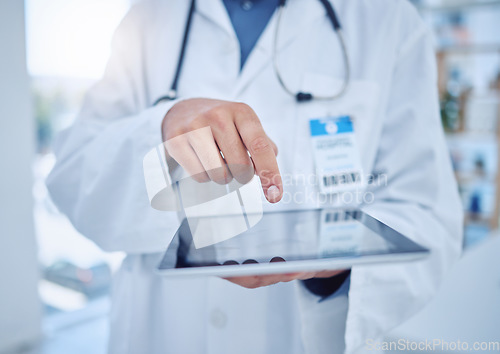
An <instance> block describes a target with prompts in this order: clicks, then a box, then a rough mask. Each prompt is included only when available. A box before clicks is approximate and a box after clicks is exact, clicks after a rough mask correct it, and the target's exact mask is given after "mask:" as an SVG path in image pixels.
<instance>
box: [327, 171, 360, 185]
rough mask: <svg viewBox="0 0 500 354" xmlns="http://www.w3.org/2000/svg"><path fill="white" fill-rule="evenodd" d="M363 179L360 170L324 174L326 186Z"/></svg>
mask: <svg viewBox="0 0 500 354" xmlns="http://www.w3.org/2000/svg"><path fill="white" fill-rule="evenodd" d="M360 180H361V175H360V174H359V172H349V173H340V174H336V175H329V176H323V185H324V186H325V187H332V186H338V185H342V184H351V183H357V182H359V181H360Z"/></svg>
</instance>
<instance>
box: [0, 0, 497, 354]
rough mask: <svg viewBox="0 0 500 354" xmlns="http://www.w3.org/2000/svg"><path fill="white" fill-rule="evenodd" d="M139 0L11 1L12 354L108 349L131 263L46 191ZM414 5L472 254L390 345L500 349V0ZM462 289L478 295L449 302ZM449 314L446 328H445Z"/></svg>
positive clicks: (1, 337) (6, 73)
mask: <svg viewBox="0 0 500 354" xmlns="http://www.w3.org/2000/svg"><path fill="white" fill-rule="evenodd" d="M136 1H137V0H136ZM136 1H133V0H25V1H24V4H23V2H22V1H9V0H1V1H0V48H2V51H1V52H2V55H1V58H0V78H1V80H0V81H1V83H0V94H1V95H0V97H3V98H2V107H1V108H0V112H1V113H2V118H1V121H0V128H1V129H0V134H1V137H2V139H1V142H0V148H1V149H2V151H3V152H4V154H5V152H9V151H10V152H11V153H10V154H7V155H9V156H10V158H9V156H7V157H5V158H4V157H2V158H3V159H4V160H0V161H1V164H2V171H12V172H14V173H13V175H12V176H10V175H9V174H3V173H2V175H1V177H0V178H1V179H0V180H2V186H1V187H0V191H1V192H2V194H1V196H2V197H1V198H0V204H1V207H0V246H1V247H0V268H1V269H0V275H1V277H0V280H1V283H0V300H1V301H0V303H1V304H0V310H1V311H0V353H2V354H3V353H50V354H57V353H93V354H98V353H105V351H106V338H107V331H108V329H107V317H106V316H107V313H108V311H109V297H108V296H109V292H110V282H111V277H112V274H113V272H114V271H116V269H117V268H118V267H119V265H120V262H121V260H122V259H123V254H119V253H116V254H109V253H104V252H102V251H100V250H99V249H98V248H97V246H95V245H94V244H93V243H92V242H91V241H88V240H87V239H85V238H84V237H83V236H81V235H79V234H78V232H77V231H75V230H74V229H73V228H72V226H71V224H70V223H69V222H68V221H67V219H66V218H65V217H64V216H63V215H61V214H59V213H58V211H57V210H56V208H55V207H54V206H53V204H52V202H51V200H50V198H49V196H48V194H47V190H46V188H45V184H44V181H45V178H46V176H47V175H48V173H49V172H50V170H51V168H52V166H53V164H54V156H53V154H52V144H53V142H54V137H55V136H56V135H57V133H58V132H60V131H61V130H62V129H64V128H66V127H68V126H69V125H70V124H71V123H72V121H73V120H74V119H75V116H76V114H77V112H78V109H79V107H80V104H81V102H82V98H83V95H84V93H85V91H86V90H87V89H88V88H89V87H90V86H91V85H92V84H93V83H94V82H95V81H96V80H97V79H98V78H99V77H100V76H101V74H102V73H103V70H104V66H105V63H106V60H107V57H108V54H109V45H110V41H111V37H112V34H113V32H114V30H115V28H116V26H117V25H118V23H119V22H120V20H121V18H122V17H123V16H124V14H125V13H126V12H127V10H128V9H129V7H130V6H131V5H132V4H133V3H134V2H136ZM413 3H414V5H415V6H416V8H417V9H418V11H419V12H420V14H421V15H422V18H423V19H424V20H425V21H426V22H427V23H428V24H429V26H430V27H431V28H432V29H433V32H434V35H435V46H436V59H437V62H438V69H439V82H438V85H439V94H440V100H441V119H442V124H443V127H444V129H445V131H446V135H447V141H448V147H449V152H450V156H451V157H452V160H453V166H454V169H455V173H456V177H457V180H458V182H459V188H460V194H461V196H462V202H463V206H464V210H465V212H466V221H465V225H464V230H465V240H464V244H463V247H464V249H465V255H464V260H463V262H462V263H463V264H460V265H459V266H458V270H455V272H454V274H453V275H452V276H451V277H450V280H449V281H448V282H447V284H446V285H445V287H444V289H443V294H440V295H439V296H438V299H436V301H435V303H433V304H431V306H430V310H426V311H424V313H423V314H422V315H419V316H418V317H417V318H416V319H414V320H413V321H410V323H409V324H407V325H405V326H402V327H401V328H399V329H396V330H395V331H394V332H393V333H391V334H390V335H389V338H399V337H405V338H407V337H409V336H411V338H415V339H418V338H427V337H429V336H434V337H436V336H441V337H443V338H445V337H446V338H448V337H449V338H453V336H455V337H456V336H459V338H461V337H460V336H461V335H462V332H460V331H463V335H464V336H467V335H468V336H469V337H470V338H471V340H472V339H476V338H478V337H480V336H483V337H485V331H486V334H488V333H489V332H488V331H489V330H490V329H491V328H492V326H496V332H491V333H492V334H493V337H495V333H496V334H497V335H496V339H497V340H499V341H500V329H498V328H500V323H499V321H500V277H499V274H498V270H499V269H500V266H499V263H498V261H496V259H497V258H499V257H498V256H499V252H500V245H499V242H498V241H497V240H498V239H499V237H498V236H496V230H497V228H498V224H499V215H500V173H499V159H500V154H499V138H500V125H499V120H500V1H499V0H483V1H479V0H478V1H475V0H419V1H417V0H414V1H413ZM3 101H5V104H4V102H3ZM20 107H21V108H20ZM14 115H15V117H19V119H15V120H14V119H10V118H9V116H11V117H13V116H14ZM7 132H8V133H7ZM32 132H33V133H32ZM13 147H14V148H13ZM13 149H14V150H15V151H13ZM13 156H15V158H13ZM13 185H15V186H16V187H15V188H13V187H12V186H13ZM19 186H21V188H20V187H19ZM20 189H21V190H22V191H20ZM13 199H15V201H16V203H15V204H13V203H12V200H13ZM492 250H496V251H492ZM35 255H36V257H35ZM35 260H36V261H35ZM495 262H496V263H495ZM495 269H496V271H495ZM474 272H475V273H474ZM477 274H481V277H480V278H479V279H478V277H477ZM468 277H469V278H468ZM495 277H496V278H495ZM464 279H466V280H467V279H468V281H469V283H468V284H469V285H468V287H475V288H476V290H475V291H476V292H475V293H472V294H469V295H468V299H469V300H470V301H469V302H464V303H463V304H462V303H461V302H460V301H466V300H467V299H465V298H464V299H462V298H457V297H456V296H453V301H451V303H450V301H449V300H450V297H451V296H452V294H457V293H461V292H462V290H463V289H462V288H460V286H461V284H463V283H464ZM440 301H441V302H442V303H440ZM470 302H472V303H473V304H474V305H470ZM432 306H434V308H433V307H432ZM446 306H448V308H447V307H446ZM453 306H462V307H463V306H465V307H468V310H465V312H461V313H460V314H459V315H456V316H458V317H457V318H459V319H458V320H459V321H460V319H461V321H462V322H464V321H465V322H466V323H465V324H464V325H463V328H461V327H460V326H458V325H457V323H456V321H455V320H454V317H453V316H455V314H454V313H448V312H447V311H454V310H453V309H454V307H453ZM477 306H483V307H481V308H478V307H477ZM467 311H469V312H470V314H469V315H470V316H472V317H471V318H468V317H467V316H469V315H467ZM481 311H488V314H486V313H485V314H484V315H483V314H482V313H481ZM436 312H437V314H436ZM464 313H465V315H464ZM439 316H445V317H447V318H448V320H445V319H442V318H441V317H440V319H439V321H440V323H442V325H438V324H436V320H433V319H436V317H439ZM464 316H465V320H464ZM474 316H475V317H474ZM13 319H15V320H14V321H13ZM446 321H448V322H449V323H452V325H451V328H450V326H449V325H447V323H448V322H446ZM474 321H479V323H481V324H482V325H483V327H484V328H483V327H479V328H480V329H481V330H480V332H481V333H479V330H478V329H477V326H480V325H479V324H478V322H475V324H474V326H473V327H475V328H476V332H477V333H476V334H474V333H470V328H469V327H467V324H472V323H473V322H474ZM14 322H15V323H14ZM430 323H434V326H429V324H430ZM458 327H460V328H458ZM447 336H448V337H447ZM485 338H486V337H485ZM488 338H489V337H488ZM455 339H456V338H455Z"/></svg>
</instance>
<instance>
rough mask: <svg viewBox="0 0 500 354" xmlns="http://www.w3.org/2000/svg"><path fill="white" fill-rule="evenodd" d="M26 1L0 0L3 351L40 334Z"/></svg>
mask: <svg viewBox="0 0 500 354" xmlns="http://www.w3.org/2000/svg"><path fill="white" fill-rule="evenodd" d="M24 32H25V27H24V2H23V1H17V0H16V1H12V0H0V53H1V55H0V166H1V167H0V352H5V351H7V350H9V349H15V348H16V347H20V346H26V345H29V344H30V343H33V341H35V340H36V339H37V338H39V336H40V302H39V300H38V293H37V281H38V264H37V257H36V244H35V237H34V228H33V201H32V171H31V164H32V161H33V156H34V121H33V118H32V114H31V108H30V104H31V98H30V89H29V80H28V75H27V72H26V54H25V35H24Z"/></svg>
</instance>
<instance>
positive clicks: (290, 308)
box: [48, 0, 462, 354]
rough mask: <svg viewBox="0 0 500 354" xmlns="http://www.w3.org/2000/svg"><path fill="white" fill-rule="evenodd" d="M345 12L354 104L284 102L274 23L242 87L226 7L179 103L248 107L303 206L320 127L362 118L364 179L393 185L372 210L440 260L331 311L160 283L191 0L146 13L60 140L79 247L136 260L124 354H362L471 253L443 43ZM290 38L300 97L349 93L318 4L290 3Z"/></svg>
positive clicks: (301, 301) (197, 26)
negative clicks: (439, 61)
mask: <svg viewBox="0 0 500 354" xmlns="http://www.w3.org/2000/svg"><path fill="white" fill-rule="evenodd" d="M333 2H334V5H335V6H336V10H337V12H338V15H339V18H340V21H341V22H342V25H343V28H344V35H345V38H346V42H347V47H348V50H349V55H350V64H351V69H352V75H351V78H352V82H351V86H350V89H349V91H348V93H347V94H346V95H345V96H344V97H343V98H341V99H339V100H335V101H327V102H324V101H313V102H308V103H300V104H299V103H296V102H295V101H294V99H293V98H292V97H290V96H289V95H288V94H286V93H285V91H284V90H283V89H282V87H281V86H280V85H279V83H278V80H277V78H276V75H275V73H274V71H273V66H272V62H271V53H272V44H273V36H274V28H275V25H276V17H273V18H272V19H271V21H270V23H269V25H268V26H267V28H266V29H265V31H264V33H263V35H262V37H261V38H260V40H259V42H258V43H257V45H256V47H255V48H254V50H253V52H252V53H251V54H250V56H249V58H248V60H247V62H246V64H245V67H244V68H243V71H242V72H241V73H240V72H239V63H240V59H239V47H238V40H237V38H236V35H235V33H234V31H233V29H232V26H231V23H230V20H229V18H228V15H227V13H226V11H225V8H224V5H223V3H222V1H221V0H200V1H198V8H197V11H196V13H195V16H194V20H193V21H194V22H193V27H192V32H191V36H190V38H189V45H188V49H187V53H186V58H185V63H184V67H183V70H182V74H181V79H180V84H179V91H180V96H181V97H183V98H187V97H209V98H220V99H227V100H236V101H242V102H245V103H247V104H249V105H250V106H251V107H252V108H253V109H254V110H255V112H256V113H257V115H258V116H259V117H260V119H261V121H262V124H263V126H264V128H265V130H266V132H267V133H268V135H269V136H270V137H271V138H272V139H273V140H274V141H275V143H276V144H277V146H278V148H279V156H278V162H279V166H280V169H281V172H282V174H283V175H284V176H286V177H285V178H284V179H285V186H284V188H285V192H286V191H288V192H289V193H293V192H303V193H307V191H309V192H310V189H311V188H312V187H310V186H304V185H300V183H293V181H294V176H296V175H297V174H311V173H313V163H312V155H311V150H310V143H309V140H308V139H309V138H308V131H309V130H308V125H307V124H308V119H309V118H315V117H323V116H326V115H329V114H334V115H335V114H343V113H347V114H351V115H352V116H353V117H354V124H355V130H356V139H357V142H358V145H359V150H360V156H361V160H362V165H363V169H364V172H365V173H366V174H369V173H383V174H385V175H386V176H387V179H386V180H385V179H383V180H382V181H380V182H379V183H376V184H375V185H372V186H371V187H370V188H369V191H370V192H372V193H373V196H374V200H373V201H369V202H370V203H367V204H363V205H361V206H362V207H363V208H364V209H365V210H366V211H369V212H370V213H371V214H372V215H374V216H375V217H377V218H379V219H381V220H383V221H385V222H387V223H389V224H390V225H392V226H393V227H394V228H396V229H398V230H400V231H401V232H403V233H404V234H406V235H408V236H409V237H411V238H413V239H414V240H415V241H417V242H419V243H422V244H424V245H426V246H428V247H430V248H431V249H432V251H433V252H432V255H431V256H430V257H429V258H428V259H427V260H425V261H421V262H414V263H407V264H391V265H377V266H364V267H354V268H353V269H352V274H351V284H350V290H349V295H348V298H347V297H346V296H343V297H342V296H341V297H332V298H329V299H326V300H325V301H322V302H318V301H317V298H316V297H315V296H313V295H312V294H310V293H308V292H307V291H306V290H305V289H304V288H303V286H302V285H301V284H300V283H299V282H291V283H286V284H285V283H283V284H278V285H275V286H270V287H266V288H261V289H257V290H247V289H243V288H240V287H238V286H236V285H233V284H231V283H229V282H227V281H225V280H221V279H218V278H200V279H182V280H167V279H163V278H161V277H159V276H157V275H155V274H154V273H153V270H154V268H155V266H156V265H157V261H158V257H159V252H161V251H163V250H164V249H165V247H166V244H167V242H168V241H169V240H170V238H171V237H172V235H173V234H174V232H175V231H176V229H177V227H178V225H179V220H178V219H177V215H176V214H175V213H174V212H160V211H157V210H154V209H153V208H151V206H150V204H149V200H148V196H147V193H146V187H145V182H144V177H143V169H142V160H143V157H144V156H145V155H146V153H147V152H148V151H150V150H151V149H152V148H154V147H155V146H157V145H158V144H160V143H161V132H160V124H161V120H162V118H163V117H164V115H165V113H166V112H167V111H168V109H169V108H170V107H171V106H172V105H173V104H174V103H175V102H170V103H162V104H160V105H158V106H156V107H151V105H152V103H153V102H154V101H155V100H156V99H157V98H158V97H160V96H162V95H164V94H165V93H166V92H167V91H168V89H169V87H170V83H171V80H172V76H173V73H174V71H175V70H174V69H175V65H176V63H177V58H178V53H179V48H180V42H181V37H182V33H183V29H184V23H185V18H186V15H187V9H188V5H189V1H187V0H185V1H178V0H163V1H160V0H156V1H143V2H141V3H139V4H138V5H136V6H134V8H133V9H132V10H131V11H130V13H129V14H128V15H127V16H126V18H125V19H124V20H123V22H122V24H121V25H120V27H119V29H118V30H117V32H116V35H115V38H114V42H113V50H112V55H111V58H110V61H109V64H108V66H107V69H106V73H105V75H104V77H103V79H102V80H101V81H100V82H98V83H97V84H96V85H95V86H94V87H93V88H92V89H91V90H90V92H89V93H88V95H87V96H86V99H85V103H84V105H83V109H82V111H81V114H80V115H79V117H78V119H77V121H76V123H75V124H74V126H73V127H72V128H71V129H69V130H68V131H66V132H65V133H64V134H63V135H62V136H61V138H60V140H59V142H58V144H57V146H56V148H55V150H56V155H57V164H56V166H55V168H54V170H53V172H52V174H51V175H50V177H49V180H48V186H49V190H50V192H51V195H52V197H53V200H54V201H55V203H56V204H57V205H58V207H59V208H60V210H61V211H63V212H64V213H66V214H67V215H68V217H69V218H70V219H71V221H72V222H73V224H74V225H75V227H76V228H77V229H78V230H79V231H80V232H81V233H83V234H84V235H85V236H87V237H89V238H90V239H92V240H93V241H95V242H96V243H97V244H98V245H99V246H101V247H102V248H103V249H104V250H109V251H118V250H119V251H125V252H127V253H128V257H127V259H126V260H125V261H124V264H123V266H122V269H121V271H120V272H119V274H118V276H117V279H116V282H115V286H114V302H113V310H112V330H111V338H110V352H111V353H119V354H125V353H132V354H143V353H148V354H154V353H174V354H177V353H196V354H198V353H216V354H223V353H304V352H307V353H339V352H342V351H343V347H344V339H345V350H346V352H348V353H352V352H358V351H363V350H364V349H365V344H366V340H368V339H372V340H375V339H377V338H379V337H380V336H382V335H383V334H384V333H386V332H387V331H388V330H390V329H392V328H393V327H395V326H397V325H398V324H399V323H401V322H403V321H404V320H406V319H407V318H409V317H410V316H412V315H413V314H415V313H416V312H417V311H418V310H419V309H421V308H422V307H423V306H424V305H425V303H426V302H428V300H429V299H430V298H431V297H432V295H433V294H434V293H435V292H436V289H437V288H438V286H439V284H440V283H441V282H442V279H443V276H444V274H445V273H446V271H447V269H449V267H450V265H451V264H452V262H453V261H454V260H455V259H456V258H457V257H458V255H459V253H460V251H459V250H460V248H461V225H462V213H461V207H460V203H459V198H458V195H457V186H456V184H455V182H454V180H453V174H452V170H451V166H450V161H449V157H448V152H447V148H446V145H445V141H444V137H443V132H442V130H441V126H440V119H439V110H438V99H437V91H436V67H435V63H434V53H433V50H432V46H431V40H430V35H429V32H428V30H427V28H426V27H425V26H424V24H423V23H422V21H421V20H420V18H419V16H418V14H417V13H416V11H415V10H414V9H413V8H412V6H411V5H410V4H409V3H407V2H406V1H403V0H334V1H333ZM280 33H281V34H280V42H279V44H278V52H279V63H280V70H281V73H282V75H283V77H284V79H285V80H286V82H287V85H288V86H290V87H291V88H294V89H295V90H297V91H299V90H301V91H304V92H313V93H315V94H329V93H331V92H335V91H336V89H337V88H338V87H339V85H340V84H341V82H342V79H343V76H344V70H343V65H342V56H341V54H340V49H339V45H338V41H337V39H336V36H335V34H334V32H333V31H332V28H331V25H330V23H329V22H328V20H327V18H326V16H325V13H324V10H323V7H322V6H321V4H320V3H319V1H313V0H290V1H289V2H288V5H287V8H286V12H285V13H284V16H283V19H282V27H281V30H280ZM288 177H290V178H288ZM287 181H288V182H287ZM385 182H387V183H385ZM282 204H283V206H281V207H283V208H287V207H295V208H309V207H313V206H318V204H319V202H317V201H314V200H310V199H307V200H298V201H297V203H296V204H293V203H291V202H289V203H288V204H287V203H282ZM334 204H336V205H339V203H334ZM278 207H280V206H278Z"/></svg>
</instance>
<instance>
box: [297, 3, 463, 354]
mask: <svg viewBox="0 0 500 354" xmlns="http://www.w3.org/2000/svg"><path fill="white" fill-rule="evenodd" d="M400 3H403V4H405V3H406V2H400ZM402 6H404V7H403V8H404V11H405V13H403V14H402V18H403V19H408V23H411V22H412V21H413V22H414V23H416V24H417V25H416V26H415V27H414V30H413V31H411V33H410V34H409V35H407V36H405V38H403V39H402V40H401V42H400V44H399V46H398V48H397V53H396V55H395V58H396V59H395V60H394V69H393V75H392V78H391V79H390V87H389V93H388V100H387V102H388V103H387V106H386V108H385V109H383V113H382V115H381V117H380V119H383V120H384V124H383V128H382V132H381V134H380V138H379V144H378V146H377V147H376V148H377V154H376V159H375V162H374V166H373V171H375V172H377V173H381V174H382V175H381V176H380V177H381V178H379V180H377V181H375V183H374V184H373V185H371V186H370V187H369V189H368V192H369V193H373V202H372V203H370V204H368V205H365V206H364V207H363V208H364V211H366V212H368V213H369V214H370V215H372V216H374V217H375V218H378V219H379V220H382V221H383V222H385V223H387V224H388V225H391V226H392V227H393V228H395V229H397V230H398V231H400V232H401V233H402V234H404V235H407V236H408V237H410V238H411V239H413V240H414V241H416V242H418V243H420V244H422V245H425V246H427V247H428V248H430V249H431V251H432V253H431V256H430V257H429V258H427V259H426V260H423V261H417V262H409V263H399V264H386V265H371V266H359V267H354V268H353V269H352V273H351V284H350V290H349V297H348V312H347V319H346V329H345V345H346V352H347V353H354V352H356V353H358V352H364V351H365V350H367V349H370V348H369V346H368V344H369V343H370V341H374V340H380V337H381V336H383V335H384V334H386V333H387V332H389V331H390V330H391V329H393V328H395V327H396V326H397V325H398V324H400V323H402V322H404V321H405V320H407V319H408V318H410V317H411V316H412V315H414V314H415V313H416V312H418V311H419V310H420V309H422V308H423V306H424V305H425V304H426V303H427V302H428V301H429V300H430V299H431V298H432V296H433V295H434V294H435V293H436V291H437V289H438V288H439V285H440V284H441V282H442V281H443V278H444V276H445V274H446V272H447V271H448V270H449V269H450V267H451V265H452V264H453V263H454V261H455V260H456V259H457V258H458V257H459V255H460V250H461V245H462V223H463V212H462V207H461V203H460V199H459V195H458V188H457V184H456V182H455V179H454V176H453V172H452V168H451V162H450V158H449V153H448V149H447V146H446V143H445V138H444V134H443V130H442V127H441V122H440V117H439V103H438V93H437V73H436V65H435V54H434V50H433V48H432V41H431V35H430V33H429V32H428V30H427V27H426V26H424V25H423V23H422V22H421V21H420V19H419V18H418V15H417V14H416V13H415V11H414V10H413V9H410V8H409V7H410V5H402ZM369 199H370V198H367V200H369ZM303 300H304V301H306V299H305V298H304V299H303ZM304 301H303V308H304V309H305V310H304V311H303V312H311V313H312V312H313V311H315V312H316V313H317V315H316V316H307V315H304V318H308V323H305V326H308V327H309V330H307V333H309V334H310V336H309V338H307V339H305V340H306V341H310V342H314V341H315V340H316V341H321V340H323V341H324V339H320V338H314V334H313V333H314V332H315V331H314V327H315V326H317V325H318V324H321V325H322V326H323V327H324V326H325V325H327V324H328V322H327V321H325V320H324V318H323V317H324V316H328V314H329V313H330V312H331V311H333V310H328V307H329V306H333V305H335V302H338V301H339V300H335V299H331V301H330V300H329V299H326V300H325V301H322V302H320V303H313V301H314V299H313V298H311V297H310V299H309V301H308V304H307V306H305V305H304ZM321 307H322V308H324V309H325V311H320V310H318V308H321ZM306 308H309V309H307V310H306ZM325 323H326V324H325ZM332 323H333V320H332ZM332 326H333V324H332ZM332 328H334V327H332ZM320 331H324V329H319V328H318V329H317V331H316V332H318V333H320ZM318 352H323V351H318ZM325 352H327V351H325Z"/></svg>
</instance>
